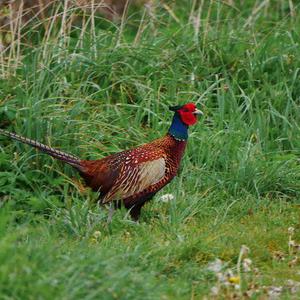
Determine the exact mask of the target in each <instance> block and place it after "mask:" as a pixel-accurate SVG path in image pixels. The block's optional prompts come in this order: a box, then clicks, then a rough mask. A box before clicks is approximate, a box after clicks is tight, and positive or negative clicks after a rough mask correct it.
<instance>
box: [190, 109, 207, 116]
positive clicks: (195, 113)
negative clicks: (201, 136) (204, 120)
mask: <svg viewBox="0 0 300 300" xmlns="http://www.w3.org/2000/svg"><path fill="white" fill-rule="evenodd" d="M193 114H194V115H197V116H203V115H204V114H203V112H202V111H201V110H200V109H197V108H196V110H195V111H194V112H193Z"/></svg>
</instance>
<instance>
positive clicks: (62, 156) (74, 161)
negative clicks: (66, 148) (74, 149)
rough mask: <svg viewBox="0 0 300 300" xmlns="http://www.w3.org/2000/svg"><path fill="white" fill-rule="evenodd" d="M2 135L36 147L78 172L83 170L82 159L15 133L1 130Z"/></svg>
mask: <svg viewBox="0 0 300 300" xmlns="http://www.w3.org/2000/svg"><path fill="white" fill-rule="evenodd" d="M0 134H2V135H5V136H7V137H9V138H11V139H13V140H17V141H19V142H22V143H24V144H27V145H30V146H32V147H35V148H37V149H39V150H40V151H42V152H44V153H46V154H48V155H50V156H52V157H54V158H57V159H59V160H61V161H63V162H65V163H67V164H69V165H71V166H73V167H74V168H76V169H78V170H82V165H81V159H80V158H78V157H76V156H74V155H72V154H68V153H65V152H62V151H60V150H57V149H54V148H51V147H49V146H47V145H44V144H41V143H39V142H37V141H34V140H31V139H28V138H25V137H23V136H20V135H17V134H15V133H12V132H9V131H6V130H3V129H0Z"/></svg>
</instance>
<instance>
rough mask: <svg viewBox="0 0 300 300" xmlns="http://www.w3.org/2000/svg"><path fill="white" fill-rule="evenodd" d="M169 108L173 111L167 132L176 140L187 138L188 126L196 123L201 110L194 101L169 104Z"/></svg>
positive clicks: (201, 113)
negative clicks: (182, 103) (174, 104)
mask: <svg viewBox="0 0 300 300" xmlns="http://www.w3.org/2000/svg"><path fill="white" fill-rule="evenodd" d="M169 109H170V110H171V111H174V112H175V114H174V117H173V121H172V124H171V127H170V129H169V134H170V135H171V136H173V137H174V138H175V139H176V140H187V138H188V127H189V126H191V125H194V124H196V123H197V117H198V116H199V115H203V112H202V111H201V110H199V109H197V106H196V105H195V104H194V103H187V104H184V105H176V106H170V107H169Z"/></svg>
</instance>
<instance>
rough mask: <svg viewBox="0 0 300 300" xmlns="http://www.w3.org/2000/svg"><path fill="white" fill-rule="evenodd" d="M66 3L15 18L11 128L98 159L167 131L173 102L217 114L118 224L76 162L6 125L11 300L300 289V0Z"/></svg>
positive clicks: (5, 116)
mask: <svg viewBox="0 0 300 300" xmlns="http://www.w3.org/2000/svg"><path fill="white" fill-rule="evenodd" d="M69 3H70V1H69ZM92 3H94V2H93V1H92ZM92 8H93V7H92ZM52 12H53V14H52V15H50V16H47V17H44V18H34V20H32V22H30V23H28V22H27V21H26V22H22V21H20V20H22V18H20V14H18V13H17V14H16V15H15V17H16V18H15V19H14V21H15V22H12V23H9V24H10V25H9V27H6V31H5V32H4V31H3V32H2V35H1V39H2V49H1V53H0V70H1V80H0V126H1V128H6V129H7V130H11V131H14V132H17V133H19V134H22V135H24V136H27V137H30V138H33V139H36V140H39V141H41V142H44V143H46V144H48V145H51V146H53V147H57V148H59V149H62V150H65V151H67V152H71V153H73V154H75V155H78V156H80V157H83V158H90V159H95V158H101V157H104V156H106V155H108V154H111V153H114V152H117V151H120V150H123V149H127V148H130V147H132V146H136V145H139V144H141V143H146V142H148V141H151V140H152V139H154V138H157V137H159V136H161V135H164V134H165V132H166V130H167V128H168V126H169V124H170V120H171V113H170V112H169V111H168V105H170V104H177V103H184V102H188V101H193V102H197V103H199V105H200V106H201V107H202V110H203V111H204V112H205V117H204V118H202V119H201V120H200V122H199V123H198V124H197V125H196V126H194V127H193V128H191V130H190V133H191V134H190V139H189V143H188V148H187V152H186V154H185V157H184V159H183V162H182V169H181V172H180V174H179V176H178V177H177V178H176V179H175V180H174V181H173V182H172V183H171V184H170V185H169V186H167V187H166V188H165V189H163V190H162V191H161V192H160V193H159V194H158V195H157V196H156V197H155V199H154V200H153V201H151V202H150V203H149V204H148V205H146V206H145V208H144V210H143V213H142V218H141V220H140V222H138V223H135V222H133V221H131V220H130V218H129V217H128V215H127V213H126V211H124V210H120V211H118V212H117V213H116V214H115V215H114V217H113V221H112V223H111V224H110V225H108V224H107V222H106V220H107V214H108V213H107V211H106V210H105V209H103V208H99V207H98V206H97V205H96V204H95V201H96V199H97V195H96V194H94V193H92V192H90V191H89V190H87V189H85V188H84V187H83V186H82V185H81V184H80V183H79V181H78V179H79V177H78V175H77V174H76V173H75V172H74V171H73V170H72V169H71V168H69V167H68V166H65V165H63V164H61V163H60V162H57V161H55V160H53V159H52V158H50V157H48V156H46V155H41V154H40V153H38V152H36V151H35V150H33V149H31V148H29V147H27V146H24V145H20V144H19V143H16V142H12V141H10V140H8V139H7V138H5V137H0V299H100V298H101V299H203V298H205V297H207V299H212V298H214V299H224V298H225V299H230V298H234V297H238V298H240V299H242V298H245V299H246V298H249V297H250V298H257V299H266V298H272V297H275V296H279V297H281V298H282V299H290V298H293V297H294V299H296V298H297V297H299V295H300V290H299V284H300V283H299V281H300V268H299V264H298V250H299V248H300V246H299V245H298V244H297V241H299V242H300V218H299V213H300V207H299V199H300V165H299V154H300V130H299V129H300V128H299V127H300V126H299V124H300V99H299V97H300V80H299V72H300V48H299V42H300V32H299V28H300V15H299V5H298V4H297V2H296V1H293V0H278V1H272V0H263V1H254V0H253V1H252V0H236V1H235V0H231V1H229V0H228V1H217V0H215V1H213V0H211V1H204V0H201V1H196V0H194V1H192V0H191V1H188V0H182V1H167V0H166V1H152V2H149V3H147V4H146V5H145V6H142V5H140V6H129V7H126V6H125V11H124V13H123V14H120V15H119V16H118V21H115V22H112V21H110V20H108V19H105V18H103V17H101V15H98V14H97V13H96V11H95V10H93V9H90V10H88V11H83V10H80V9H79V8H78V7H76V6H69V5H68V3H67V1H61V5H58V6H55V9H54V10H52ZM2 14H3V15H5V14H6V17H8V18H10V17H12V16H13V13H12V12H11V10H10V8H9V7H8V9H7V8H5V9H3V10H2ZM6 24H7V23H6ZM164 194H172V195H173V196H174V199H173V200H172V201H166V198H168V196H167V197H163V198H162V197H161V196H162V195H164ZM169 198H170V197H169ZM163 200H164V201H163ZM288 228H289V229H288ZM242 245H245V246H242ZM218 259H219V260H218Z"/></svg>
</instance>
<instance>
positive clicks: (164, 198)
mask: <svg viewBox="0 0 300 300" xmlns="http://www.w3.org/2000/svg"><path fill="white" fill-rule="evenodd" d="M174 198H175V197H174V195H173V194H164V195H162V196H161V197H160V201H161V202H165V203H166V202H169V201H172V200H174Z"/></svg>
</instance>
